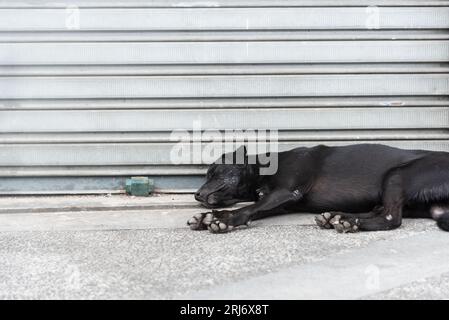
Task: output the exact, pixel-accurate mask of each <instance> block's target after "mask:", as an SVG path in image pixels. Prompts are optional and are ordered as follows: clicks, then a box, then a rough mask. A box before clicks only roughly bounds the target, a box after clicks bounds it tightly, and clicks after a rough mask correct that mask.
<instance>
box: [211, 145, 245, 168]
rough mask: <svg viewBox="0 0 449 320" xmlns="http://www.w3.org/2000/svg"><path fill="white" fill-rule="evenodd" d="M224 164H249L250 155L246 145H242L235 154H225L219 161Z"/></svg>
mask: <svg viewBox="0 0 449 320" xmlns="http://www.w3.org/2000/svg"><path fill="white" fill-rule="evenodd" d="M218 161H219V163H222V164H245V165H246V164H248V153H247V150H246V146H245V145H241V146H240V147H238V148H237V149H235V150H234V152H230V153H223V154H222V155H221V157H220V158H219V159H218Z"/></svg>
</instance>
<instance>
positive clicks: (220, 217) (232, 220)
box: [205, 210, 250, 233]
mask: <svg viewBox="0 0 449 320" xmlns="http://www.w3.org/2000/svg"><path fill="white" fill-rule="evenodd" d="M205 221H207V229H208V230H209V231H210V232H212V233H225V232H229V231H232V230H233V229H234V228H236V227H239V226H249V224H250V221H247V220H246V219H244V216H242V215H239V214H238V213H237V214H236V213H234V212H232V211H228V210H221V211H212V215H211V216H208V215H206V217H205Z"/></svg>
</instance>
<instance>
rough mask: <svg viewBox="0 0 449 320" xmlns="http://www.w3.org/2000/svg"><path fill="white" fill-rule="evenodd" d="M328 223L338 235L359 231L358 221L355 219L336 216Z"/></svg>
mask: <svg viewBox="0 0 449 320" xmlns="http://www.w3.org/2000/svg"><path fill="white" fill-rule="evenodd" d="M330 222H331V224H332V225H333V226H334V228H335V230H337V232H338V233H352V232H358V231H359V226H360V220H359V219H357V218H342V217H341V216H340V215H336V216H335V217H333V218H332V219H331V221H330Z"/></svg>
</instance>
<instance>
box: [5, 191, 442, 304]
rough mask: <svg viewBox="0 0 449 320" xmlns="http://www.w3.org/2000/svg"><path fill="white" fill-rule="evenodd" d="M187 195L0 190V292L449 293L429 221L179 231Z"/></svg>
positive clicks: (193, 208)
mask: <svg viewBox="0 0 449 320" xmlns="http://www.w3.org/2000/svg"><path fill="white" fill-rule="evenodd" d="M203 210H204V209H203V208H201V207H199V206H198V205H197V204H196V203H195V202H194V201H193V200H192V197H191V196H190V195H164V196H156V197H151V198H131V197H127V196H116V195H114V196H110V197H107V196H81V197H79V196H71V197H65V196H57V197H15V198H10V197H2V198H0V261H1V262H2V263H1V264H0V298H3V299H7V298H25V299H36V298H37V299H49V298H56V299H73V298H75V299H76V298H81V299H103V298H105V299H132V298H137V299H179V298H181V299H240V298H244V299H303V298H305V299H308V298H310V299H316V298H327V299H346V298H348V299H367V298H368V299H369V298H375V299H385V298H387V299H390V298H391V299H396V298H418V299H421V298H422V299H427V298H436V299H448V298H449V281H448V280H449V234H448V233H445V232H443V231H440V230H438V228H437V227H436V225H435V222H434V221H431V220H421V219H419V220H406V221H405V222H404V225H403V226H402V227H401V228H400V229H398V230H394V231H389V232H371V233H358V234H338V233H336V232H335V231H334V230H321V229H319V228H318V227H316V226H315V224H314V222H313V215H307V214H295V215H286V216H280V217H275V218H269V219H266V220H261V221H256V222H254V224H253V226H252V227H250V228H248V229H241V230H236V231H234V232H231V233H229V234H219V235H216V234H210V233H209V232H208V231H197V232H195V231H191V230H190V229H188V228H187V227H186V225H185V223H186V221H187V219H188V218H190V217H191V216H192V215H193V214H194V213H196V212H199V211H203Z"/></svg>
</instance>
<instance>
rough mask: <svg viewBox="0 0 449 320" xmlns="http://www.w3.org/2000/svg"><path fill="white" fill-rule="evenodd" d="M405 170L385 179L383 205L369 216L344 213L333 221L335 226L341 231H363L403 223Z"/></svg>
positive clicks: (397, 171)
mask: <svg viewBox="0 0 449 320" xmlns="http://www.w3.org/2000/svg"><path fill="white" fill-rule="evenodd" d="M402 174H403V172H402V171H401V169H397V170H394V171H392V172H391V173H389V174H388V175H387V176H386V178H385V179H384V184H383V190H382V206H381V207H376V208H375V210H373V211H372V212H371V213H367V215H368V217H363V218H362V217H361V216H360V215H349V214H342V215H341V217H340V218H339V219H334V221H332V225H333V227H334V228H335V229H336V230H337V231H338V232H340V233H346V232H357V231H359V230H361V231H380V230H391V229H395V228H398V227H399V226H400V225H401V223H402V209H403V206H404V197H403V193H404V191H403V181H402Z"/></svg>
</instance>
